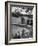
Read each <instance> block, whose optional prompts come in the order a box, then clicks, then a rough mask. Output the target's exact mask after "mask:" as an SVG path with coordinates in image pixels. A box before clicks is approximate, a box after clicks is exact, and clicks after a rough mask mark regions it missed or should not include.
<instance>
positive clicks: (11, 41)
mask: <svg viewBox="0 0 38 46" xmlns="http://www.w3.org/2000/svg"><path fill="white" fill-rule="evenodd" d="M10 4H16V5H24V6H34V9H33V38H27V39H11V40H10ZM35 10H36V5H33V4H20V3H19V4H18V3H8V16H9V17H8V43H18V42H31V41H36V11H35Z"/></svg>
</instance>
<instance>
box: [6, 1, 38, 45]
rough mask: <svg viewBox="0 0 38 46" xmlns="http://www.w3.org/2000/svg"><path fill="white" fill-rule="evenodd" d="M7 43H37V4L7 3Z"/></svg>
mask: <svg viewBox="0 0 38 46" xmlns="http://www.w3.org/2000/svg"><path fill="white" fill-rule="evenodd" d="M6 4H7V5H6V6H5V7H7V8H6V22H7V23H6V24H7V26H6V29H7V30H6V35H5V36H6V37H5V38H6V40H7V41H6V43H7V44H18V43H30V42H31V43H32V42H36V41H37V38H36V37H37V35H36V33H37V30H36V16H37V9H36V8H37V4H36V3H24V2H23V3H22V2H6Z"/></svg>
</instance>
